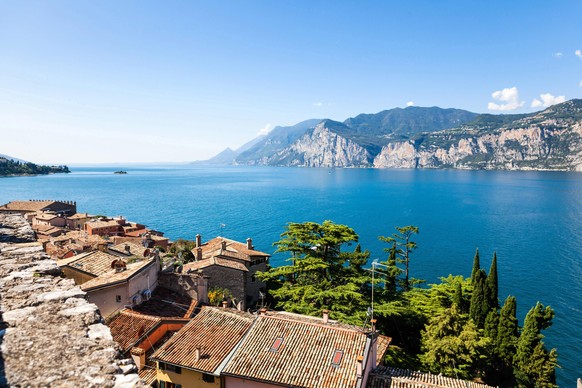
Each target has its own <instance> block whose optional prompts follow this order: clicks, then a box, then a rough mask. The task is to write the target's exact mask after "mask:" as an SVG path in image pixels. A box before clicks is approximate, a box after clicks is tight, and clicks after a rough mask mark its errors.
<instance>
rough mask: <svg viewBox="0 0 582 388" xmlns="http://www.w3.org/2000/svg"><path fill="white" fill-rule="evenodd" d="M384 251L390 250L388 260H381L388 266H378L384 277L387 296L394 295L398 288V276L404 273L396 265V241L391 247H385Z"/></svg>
mask: <svg viewBox="0 0 582 388" xmlns="http://www.w3.org/2000/svg"><path fill="white" fill-rule="evenodd" d="M384 251H385V252H388V260H387V261H383V262H380V264H383V265H385V266H386V267H385V268H382V267H378V268H377V271H378V272H379V273H380V274H381V275H382V276H383V278H384V290H385V291H386V294H387V296H394V295H395V294H396V290H397V287H396V282H397V279H398V276H399V275H400V274H401V273H402V270H401V269H400V268H398V267H397V266H396V252H397V251H398V248H397V246H396V243H395V242H394V243H392V246H391V247H390V248H384Z"/></svg>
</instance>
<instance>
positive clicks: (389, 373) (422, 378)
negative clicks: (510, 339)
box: [368, 366, 490, 388]
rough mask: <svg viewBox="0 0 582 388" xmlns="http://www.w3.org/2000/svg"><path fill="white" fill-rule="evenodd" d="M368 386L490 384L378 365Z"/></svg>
mask: <svg viewBox="0 0 582 388" xmlns="http://www.w3.org/2000/svg"><path fill="white" fill-rule="evenodd" d="M368 388H490V386H489V385H485V384H480V383H475V382H473V381H467V380H459V379H455V378H452V377H445V376H440V375H434V374H431V373H424V372H416V371H411V370H408V369H399V368H394V367H391V366H379V367H377V368H376V369H374V370H373V371H372V373H371V374H370V377H369V379H368Z"/></svg>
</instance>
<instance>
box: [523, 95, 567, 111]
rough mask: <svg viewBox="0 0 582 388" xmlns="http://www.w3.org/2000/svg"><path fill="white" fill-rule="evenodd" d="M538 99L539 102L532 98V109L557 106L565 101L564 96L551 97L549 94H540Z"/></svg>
mask: <svg viewBox="0 0 582 388" xmlns="http://www.w3.org/2000/svg"><path fill="white" fill-rule="evenodd" d="M540 98H541V101H540V100H538V99H537V98H534V100H533V101H532V102H531V107H532V108H539V107H544V108H547V107H548V106H552V105H555V104H559V103H561V102H564V101H566V97H565V96H552V95H551V94H550V93H543V94H540Z"/></svg>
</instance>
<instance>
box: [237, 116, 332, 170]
mask: <svg viewBox="0 0 582 388" xmlns="http://www.w3.org/2000/svg"><path fill="white" fill-rule="evenodd" d="M320 121H321V120H320V119H311V120H305V121H302V122H300V123H298V124H295V125H293V126H290V127H281V126H278V127H275V128H273V130H272V131H271V132H269V133H268V134H267V135H265V136H263V137H262V138H261V139H260V140H259V141H257V142H256V143H255V144H253V145H252V146H251V147H248V148H247V149H244V150H241V151H240V153H239V155H238V156H237V158H236V161H237V163H240V164H268V163H265V162H264V161H265V160H267V159H269V158H270V157H271V156H272V155H274V154H276V153H277V152H279V151H281V150H283V149H285V148H286V147H289V146H290V145H291V144H293V143H294V142H295V141H297V139H299V138H300V137H301V136H303V135H304V134H305V133H306V132H307V131H308V130H309V129H312V128H314V127H315V126H316V125H317V123H319V122H320ZM247 144H248V143H247ZM243 147H244V146H243ZM243 147H241V148H243Z"/></svg>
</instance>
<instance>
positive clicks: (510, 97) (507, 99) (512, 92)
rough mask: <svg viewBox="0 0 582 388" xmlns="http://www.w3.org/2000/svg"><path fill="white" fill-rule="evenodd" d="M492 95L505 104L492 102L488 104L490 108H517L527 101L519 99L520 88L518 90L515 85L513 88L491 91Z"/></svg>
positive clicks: (502, 109)
mask: <svg viewBox="0 0 582 388" xmlns="http://www.w3.org/2000/svg"><path fill="white" fill-rule="evenodd" d="M491 97H493V99H494V100H497V101H499V102H502V103H503V104H498V103H496V102H490V103H489V104H487V109H489V110H501V111H505V110H515V109H518V108H521V107H522V106H523V105H524V104H525V101H519V90H517V88H516V87H515V86H514V87H512V88H505V89H502V90H497V91H495V92H493V93H491Z"/></svg>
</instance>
